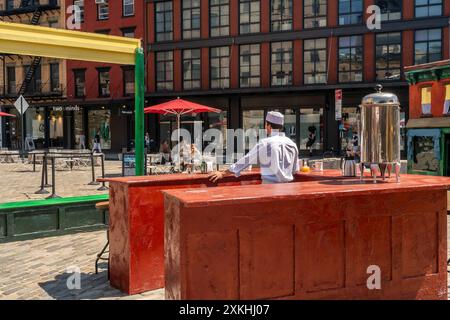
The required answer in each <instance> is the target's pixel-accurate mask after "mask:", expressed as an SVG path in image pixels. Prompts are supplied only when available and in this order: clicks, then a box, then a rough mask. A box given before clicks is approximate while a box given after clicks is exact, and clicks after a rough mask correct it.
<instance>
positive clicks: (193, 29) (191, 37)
mask: <svg viewBox="0 0 450 320" xmlns="http://www.w3.org/2000/svg"><path fill="white" fill-rule="evenodd" d="M180 1H181V38H182V39H183V40H191V39H200V38H201V36H202V6H201V1H200V0H198V1H199V2H198V3H199V6H198V7H192V6H191V7H189V8H185V4H184V1H190V2H191V4H192V1H194V0H180ZM197 9H198V11H199V26H198V28H193V27H192V25H193V23H192V21H193V19H192V12H193V11H194V10H197ZM187 11H190V17H191V18H190V23H189V25H190V28H189V29H185V28H184V21H185V19H184V13H185V12H187ZM193 31H198V36H195V37H193V36H192V32H193ZM185 32H190V37H187V36H186V35H185Z"/></svg>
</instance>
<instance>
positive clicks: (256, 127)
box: [242, 110, 264, 150]
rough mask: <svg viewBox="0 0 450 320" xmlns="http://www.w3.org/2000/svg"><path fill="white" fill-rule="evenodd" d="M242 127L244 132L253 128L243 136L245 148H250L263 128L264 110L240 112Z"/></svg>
mask: <svg viewBox="0 0 450 320" xmlns="http://www.w3.org/2000/svg"><path fill="white" fill-rule="evenodd" d="M242 128H243V129H244V132H247V130H249V129H253V130H250V131H249V135H246V137H245V150H250V149H251V148H253V147H254V146H255V144H256V142H257V141H258V140H259V139H258V138H259V134H260V132H261V130H264V110H244V111H243V112H242Z"/></svg>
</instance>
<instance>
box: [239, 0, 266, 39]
mask: <svg viewBox="0 0 450 320" xmlns="http://www.w3.org/2000/svg"><path fill="white" fill-rule="evenodd" d="M260 10H261V9H260V0H240V1H239V33H240V34H246V33H257V32H259V24H260V19H261V18H260V14H261V11H260Z"/></svg>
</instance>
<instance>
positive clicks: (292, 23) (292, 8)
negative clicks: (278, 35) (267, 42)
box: [269, 0, 294, 32]
mask: <svg viewBox="0 0 450 320" xmlns="http://www.w3.org/2000/svg"><path fill="white" fill-rule="evenodd" d="M274 1H277V0H270V16H269V20H270V32H289V31H292V30H293V29H294V1H293V0H278V1H281V4H284V1H289V2H290V19H285V18H283V15H282V14H281V13H280V16H281V20H274V19H273V15H274V7H273V5H274ZM282 7H283V9H284V6H282ZM281 11H283V10H281ZM289 20H290V21H291V27H290V29H286V30H283V28H281V29H280V30H275V29H274V27H273V23H274V21H279V23H280V26H282V25H283V24H284V23H285V21H289Z"/></svg>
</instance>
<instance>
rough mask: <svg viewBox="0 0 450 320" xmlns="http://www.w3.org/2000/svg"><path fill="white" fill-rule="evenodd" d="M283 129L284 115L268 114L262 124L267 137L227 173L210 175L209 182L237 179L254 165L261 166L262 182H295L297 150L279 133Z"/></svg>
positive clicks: (295, 146) (293, 144) (294, 145)
mask: <svg viewBox="0 0 450 320" xmlns="http://www.w3.org/2000/svg"><path fill="white" fill-rule="evenodd" d="M283 126H284V116H283V115H282V114H281V113H279V112H274V111H271V112H269V113H268V114H267V117H266V124H265V129H266V132H267V136H268V137H267V138H265V139H261V140H260V141H259V142H258V144H256V145H255V146H254V147H253V148H252V149H251V150H250V151H249V153H248V154H247V155H245V157H243V158H242V159H240V160H239V161H238V162H236V163H235V164H233V165H232V166H230V168H229V169H228V170H226V171H223V172H222V171H217V172H214V173H212V174H211V175H210V180H211V181H212V182H216V181H218V180H220V179H222V178H223V177H226V176H229V175H235V176H237V177H239V175H240V173H241V171H242V170H244V169H246V168H247V167H249V166H250V165H255V164H259V165H260V167H261V179H262V182H263V183H266V184H269V183H286V182H291V181H292V180H294V173H295V172H297V171H298V170H299V168H298V148H297V145H296V144H295V143H294V142H293V141H292V140H291V139H289V138H288V137H286V136H285V134H284V133H283V132H281V131H282V129H283Z"/></svg>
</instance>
